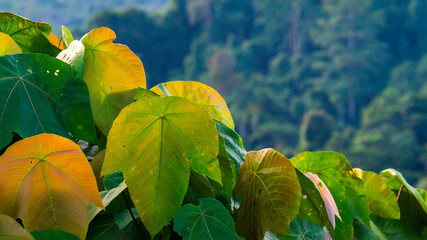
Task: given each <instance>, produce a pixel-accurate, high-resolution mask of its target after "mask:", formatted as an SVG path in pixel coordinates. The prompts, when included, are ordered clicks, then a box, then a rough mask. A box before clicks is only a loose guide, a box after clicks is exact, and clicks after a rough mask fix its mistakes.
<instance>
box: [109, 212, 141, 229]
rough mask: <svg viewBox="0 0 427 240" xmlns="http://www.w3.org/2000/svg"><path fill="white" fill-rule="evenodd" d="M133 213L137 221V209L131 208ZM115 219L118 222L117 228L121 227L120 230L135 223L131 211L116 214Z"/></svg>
mask: <svg viewBox="0 0 427 240" xmlns="http://www.w3.org/2000/svg"><path fill="white" fill-rule="evenodd" d="M131 211H132V214H133V217H134V218H135V219H137V218H139V215H138V212H137V211H136V208H131ZM114 219H115V220H116V222H117V226H119V229H120V230H122V229H123V228H125V227H126V226H127V225H129V223H131V222H132V221H133V219H132V215H131V214H130V212H129V209H126V210H124V211H122V212H121V213H117V214H114Z"/></svg>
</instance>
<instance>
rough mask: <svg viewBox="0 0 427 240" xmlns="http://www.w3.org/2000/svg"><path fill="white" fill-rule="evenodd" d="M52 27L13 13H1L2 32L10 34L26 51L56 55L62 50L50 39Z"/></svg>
mask: <svg viewBox="0 0 427 240" xmlns="http://www.w3.org/2000/svg"><path fill="white" fill-rule="evenodd" d="M51 31H52V27H51V26H50V25H49V24H47V23H41V22H33V21H30V20H28V19H26V18H23V17H21V16H18V15H16V14H13V13H8V12H2V13H0V32H3V33H6V34H8V35H9V36H10V37H12V39H13V40H15V42H16V43H17V44H18V45H19V47H21V49H22V52H24V53H44V54H47V55H49V56H52V57H55V56H56V55H58V53H59V52H60V51H61V50H60V49H59V48H57V47H56V46H54V45H52V44H51V43H50V41H49V39H48V36H49V34H50V32H51Z"/></svg>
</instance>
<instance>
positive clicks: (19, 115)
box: [0, 54, 96, 148]
mask: <svg viewBox="0 0 427 240" xmlns="http://www.w3.org/2000/svg"><path fill="white" fill-rule="evenodd" d="M0 114H1V115H0V133H1V136H2V138H1V139H0V148H2V147H4V146H6V145H7V144H8V143H9V142H10V140H11V139H12V132H15V133H17V134H19V135H20V136H21V137H23V138H26V137H31V136H34V135H37V134H39V133H55V134H58V135H61V136H64V137H68V138H71V136H70V135H69V133H71V134H72V136H73V137H74V138H78V139H82V140H85V141H88V142H92V143H95V142H96V136H95V126H94V123H93V119H92V112H91V109H90V106H89V97H88V90H87V87H86V84H85V83H84V82H83V80H82V79H81V78H76V77H74V71H73V69H71V67H70V66H69V65H68V64H66V63H64V62H62V61H60V60H58V59H56V58H52V57H49V56H46V55H44V54H16V55H7V56H4V57H0Z"/></svg>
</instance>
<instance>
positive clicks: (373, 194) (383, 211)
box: [353, 168, 400, 219]
mask: <svg viewBox="0 0 427 240" xmlns="http://www.w3.org/2000/svg"><path fill="white" fill-rule="evenodd" d="M353 171H354V173H356V176H357V177H359V178H360V179H362V181H363V185H364V186H365V189H366V195H367V196H368V201H369V210H370V211H371V214H375V215H378V216H380V217H382V218H390V219H400V210H399V205H398V204H397V198H396V194H394V193H393V192H392V191H391V190H390V189H388V187H387V184H386V182H385V181H384V179H383V178H381V177H380V176H378V175H377V174H375V173H374V172H369V171H363V170H362V169H359V168H353Z"/></svg>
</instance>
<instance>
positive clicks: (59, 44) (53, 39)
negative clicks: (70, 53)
mask: <svg viewBox="0 0 427 240" xmlns="http://www.w3.org/2000/svg"><path fill="white" fill-rule="evenodd" d="M47 39H49V42H50V43H51V44H52V45H53V46H55V47H57V48H59V49H60V50H64V43H63V42H62V41H61V40H60V39H59V38H58V37H57V36H55V34H53V33H49V36H47Z"/></svg>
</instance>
